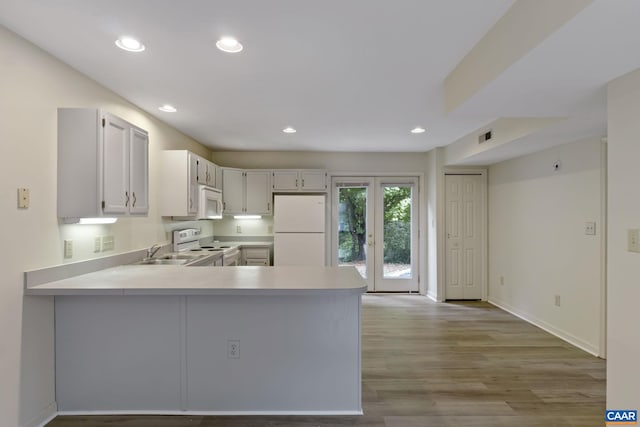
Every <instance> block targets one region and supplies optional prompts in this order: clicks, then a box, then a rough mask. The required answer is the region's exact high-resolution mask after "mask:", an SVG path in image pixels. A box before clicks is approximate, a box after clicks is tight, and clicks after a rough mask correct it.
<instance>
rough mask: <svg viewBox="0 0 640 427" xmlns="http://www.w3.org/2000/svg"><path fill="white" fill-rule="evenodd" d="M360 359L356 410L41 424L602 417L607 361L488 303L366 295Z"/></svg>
mask: <svg viewBox="0 0 640 427" xmlns="http://www.w3.org/2000/svg"><path fill="white" fill-rule="evenodd" d="M362 365H363V367H362V392H363V408H364V415H363V416H346V417H284V416H279V417H253V416H252V417H190V416H172V417H155V416H136V417H123V416H112V417H104V416H95V417H58V418H56V419H55V420H53V421H52V422H51V423H49V424H48V425H47V427H79V426H82V427H107V426H108V427H113V426H125V427H196V426H198V427H208V426H233V427H249V426H256V427H258V426H270V427H276V426H301V427H316V426H344V425H365V426H393V427H396V426H397V427H414V426H434V427H441V426H456V427H471V426H473V427H502V426H505V427H506V426H518V427H555V426H558V427H577V426H580V427H583V426H584V427H594V426H602V425H604V409H605V362H604V361H603V360H600V359H598V358H596V357H593V356H591V355H589V354H587V353H585V352H583V351H581V350H579V349H577V348H575V347H572V346H571V345H569V344H566V343H565V342H564V341H561V340H559V339H557V338H555V337H553V336H551V335H549V334H547V333H546V332H544V331H542V330H540V329H538V328H536V327H534V326H532V325H530V324H528V323H526V322H524V321H522V320H520V319H518V318H516V317H514V316H512V315H510V314H508V313H505V312H504V311H502V310H500V309H497V308H495V307H493V306H491V305H490V304H487V303H482V302H465V303H446V304H436V303H433V302H431V301H430V300H428V299H427V298H425V297H421V296H410V295H389V294H387V295H380V294H373V295H372V294H368V295H365V296H364V297H363V310H362ZM274 392H277V391H274Z"/></svg>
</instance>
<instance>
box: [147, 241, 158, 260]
mask: <svg viewBox="0 0 640 427" xmlns="http://www.w3.org/2000/svg"><path fill="white" fill-rule="evenodd" d="M160 248H161V246H160V245H158V244H155V245H153V246H151V247H150V248H149V249H147V258H153V256H154V255H155V254H156V252H158V251H159V250H160Z"/></svg>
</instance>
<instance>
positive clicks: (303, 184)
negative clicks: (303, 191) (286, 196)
mask: <svg viewBox="0 0 640 427" xmlns="http://www.w3.org/2000/svg"><path fill="white" fill-rule="evenodd" d="M302 188H304V178H303V179H302Z"/></svg>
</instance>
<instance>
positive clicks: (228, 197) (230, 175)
mask: <svg viewBox="0 0 640 427" xmlns="http://www.w3.org/2000/svg"><path fill="white" fill-rule="evenodd" d="M222 200H223V202H224V213H225V214H231V215H233V214H243V213H244V172H243V171H242V170H241V169H233V168H223V169H222Z"/></svg>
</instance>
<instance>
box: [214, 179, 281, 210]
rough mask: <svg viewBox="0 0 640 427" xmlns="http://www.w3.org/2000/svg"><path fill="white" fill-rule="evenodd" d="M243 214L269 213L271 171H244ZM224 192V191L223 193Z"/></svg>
mask: <svg viewBox="0 0 640 427" xmlns="http://www.w3.org/2000/svg"><path fill="white" fill-rule="evenodd" d="M244 175H245V208H244V213H245V214H256V215H269V214H271V212H272V210H271V171H256V170H251V171H246V172H245V173H244ZM223 194H224V193H223Z"/></svg>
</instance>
